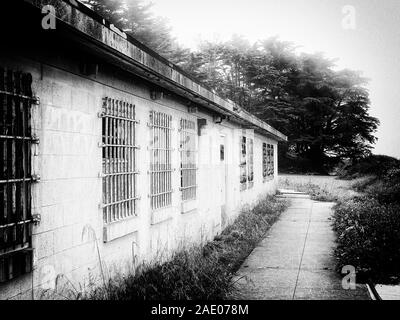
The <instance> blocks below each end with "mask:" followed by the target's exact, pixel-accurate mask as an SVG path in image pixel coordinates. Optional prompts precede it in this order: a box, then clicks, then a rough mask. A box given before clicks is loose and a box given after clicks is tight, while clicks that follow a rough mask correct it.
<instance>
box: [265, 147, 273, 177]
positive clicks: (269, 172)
mask: <svg viewBox="0 0 400 320" xmlns="http://www.w3.org/2000/svg"><path fill="white" fill-rule="evenodd" d="M262 156H263V161H262V163H263V178H264V181H265V180H267V179H268V178H271V177H273V176H274V145H272V144H267V143H265V142H264V143H263V155H262Z"/></svg>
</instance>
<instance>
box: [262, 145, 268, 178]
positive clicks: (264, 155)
mask: <svg viewBox="0 0 400 320" xmlns="http://www.w3.org/2000/svg"><path fill="white" fill-rule="evenodd" d="M267 163H268V157H267V144H266V143H265V142H263V145H262V173H263V178H264V179H266V178H267V176H268V165H267Z"/></svg>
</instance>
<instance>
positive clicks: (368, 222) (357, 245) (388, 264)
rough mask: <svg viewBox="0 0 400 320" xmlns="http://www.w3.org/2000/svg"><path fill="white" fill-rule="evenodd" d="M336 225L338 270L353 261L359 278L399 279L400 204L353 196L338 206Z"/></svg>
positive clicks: (383, 281)
mask: <svg viewBox="0 0 400 320" xmlns="http://www.w3.org/2000/svg"><path fill="white" fill-rule="evenodd" d="M334 218H335V219H334V229H335V231H336V232H337V235H338V238H337V242H338V246H337V248H336V251H335V254H336V257H337V259H338V265H337V267H338V271H340V270H341V268H342V266H344V265H353V266H354V267H355V268H356V270H357V272H358V275H359V279H360V278H361V280H365V279H367V278H371V279H373V280H374V281H378V282H382V283H391V282H398V281H399V280H400V279H399V278H398V276H399V266H400V245H399V244H400V206H399V205H394V204H381V203H379V202H378V201H377V200H376V199H373V198H366V197H361V198H354V199H351V200H347V201H344V202H342V203H340V204H338V205H336V206H335V213H334Z"/></svg>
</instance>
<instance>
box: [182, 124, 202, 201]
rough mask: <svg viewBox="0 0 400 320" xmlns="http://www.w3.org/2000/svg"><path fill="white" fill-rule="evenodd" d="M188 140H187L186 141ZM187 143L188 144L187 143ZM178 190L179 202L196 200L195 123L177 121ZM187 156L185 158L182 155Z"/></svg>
mask: <svg viewBox="0 0 400 320" xmlns="http://www.w3.org/2000/svg"><path fill="white" fill-rule="evenodd" d="M188 139H189V140H188ZM187 141H189V142H190V143H187ZM179 153H180V188H179V190H180V191H181V200H182V201H192V200H196V198H197V170H198V168H197V131H196V121H194V120H189V119H187V118H181V119H180V121H179ZM185 154H186V155H187V156H186V157H185V156H184V155H185ZM184 166H185V167H184Z"/></svg>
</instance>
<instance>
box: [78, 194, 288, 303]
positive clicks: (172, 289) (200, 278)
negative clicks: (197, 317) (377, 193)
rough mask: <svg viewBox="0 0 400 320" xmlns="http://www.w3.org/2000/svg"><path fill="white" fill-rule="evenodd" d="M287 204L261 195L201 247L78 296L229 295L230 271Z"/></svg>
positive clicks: (181, 297)
mask: <svg viewBox="0 0 400 320" xmlns="http://www.w3.org/2000/svg"><path fill="white" fill-rule="evenodd" d="M287 206H288V202H287V200H284V199H279V198H277V197H274V196H267V197H266V198H265V199H263V200H262V201H260V202H259V203H258V204H257V205H256V206H255V207H254V208H252V209H251V210H250V209H246V210H244V211H243V212H242V213H241V214H240V215H239V216H238V217H237V219H236V220H235V221H234V222H233V223H232V224H231V225H230V226H228V227H227V228H226V229H225V230H224V231H223V232H222V234H221V235H219V236H217V237H215V239H214V240H213V241H211V242H209V243H207V244H206V245H204V246H193V247H191V248H189V249H185V250H181V251H179V252H176V253H174V254H173V255H172V257H171V259H170V260H169V261H167V262H165V263H158V262H155V263H148V264H146V263H143V264H141V265H140V266H139V267H138V268H137V270H136V271H135V272H133V273H131V274H128V275H119V276H116V277H114V278H113V279H110V280H109V281H108V282H107V283H106V284H105V285H103V286H101V287H98V288H96V289H94V290H92V291H91V292H90V293H88V294H87V295H86V296H85V297H83V298H84V299H94V300H167V299H172V300H195V299H196V300H198V299H202V300H214V299H225V298H227V297H230V296H231V294H232V293H233V291H234V285H233V282H232V278H233V276H234V274H235V272H236V271H237V270H238V268H239V267H240V265H241V264H242V262H243V261H244V260H245V258H246V257H247V256H248V255H249V254H250V253H251V251H252V250H253V248H254V247H255V245H256V244H257V243H258V242H259V241H260V240H261V239H262V238H263V237H264V235H265V233H266V232H267V230H268V229H269V228H270V226H271V225H272V224H273V223H274V222H275V221H276V220H277V219H278V217H279V215H280V214H281V213H282V212H283V211H284V210H285V209H286V208H287Z"/></svg>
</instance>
